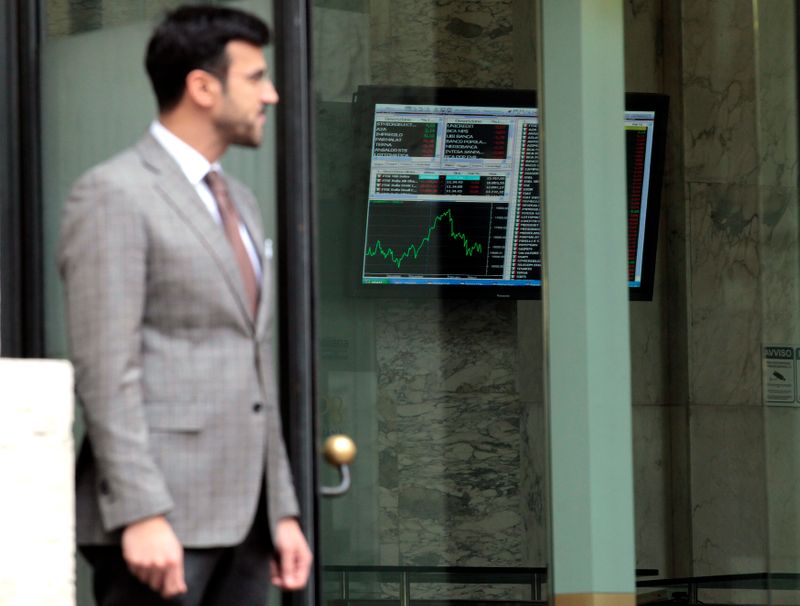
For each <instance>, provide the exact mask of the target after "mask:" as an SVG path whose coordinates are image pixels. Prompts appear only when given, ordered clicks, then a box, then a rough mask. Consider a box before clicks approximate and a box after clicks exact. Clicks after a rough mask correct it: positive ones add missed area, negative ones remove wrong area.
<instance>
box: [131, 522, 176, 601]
mask: <svg viewBox="0 0 800 606" xmlns="http://www.w3.org/2000/svg"><path fill="white" fill-rule="evenodd" d="M122 557H123V558H125V562H126V563H127V564H128V568H129V569H130V571H131V572H132V573H133V575H134V576H135V577H136V578H137V579H139V580H140V581H141V582H142V583H144V584H145V585H147V586H149V587H150V589H152V590H153V591H155V592H157V593H160V594H161V596H162V597H164V598H172V597H175V596H176V595H178V594H181V593H186V582H185V581H184V579H183V546H182V545H181V544H180V541H178V537H176V536H175V533H174V532H173V530H172V526H170V524H169V522H167V519H166V518H165V517H164V516H155V517H152V518H146V519H144V520H141V521H139V522H134V523H133V524H131V525H130V526H128V527H127V528H125V530H123V531H122Z"/></svg>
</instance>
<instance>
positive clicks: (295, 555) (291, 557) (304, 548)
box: [269, 518, 313, 591]
mask: <svg viewBox="0 0 800 606" xmlns="http://www.w3.org/2000/svg"><path fill="white" fill-rule="evenodd" d="M274 543H275V553H274V554H273V555H272V559H271V560H270V563H269V570H270V580H271V581H272V584H273V585H275V587H278V588H280V589H283V590H286V591H292V590H295V589H302V588H303V587H305V586H306V581H307V580H308V573H309V570H310V569H311V562H312V560H313V557H312V555H311V550H310V549H309V548H308V543H306V538H305V537H304V536H303V531H302V530H300V525H299V524H298V523H297V520H296V519H294V518H283V519H282V520H280V521H279V522H278V526H277V528H276V529H275V541H274Z"/></svg>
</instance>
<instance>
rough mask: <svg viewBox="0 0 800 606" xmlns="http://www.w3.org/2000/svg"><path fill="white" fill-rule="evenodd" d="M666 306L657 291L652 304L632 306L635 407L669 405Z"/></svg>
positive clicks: (632, 382) (638, 303)
mask: <svg viewBox="0 0 800 606" xmlns="http://www.w3.org/2000/svg"><path fill="white" fill-rule="evenodd" d="M657 290H658V289H657ZM663 305H664V303H663V301H662V300H661V297H660V295H659V292H658V291H657V292H655V293H654V295H653V300H652V301H647V302H643V303H640V302H633V303H631V306H630V335H631V397H632V399H633V403H634V404H642V405H647V404H666V403H667V401H668V396H667V388H668V383H667V380H668V375H667V370H668V365H667V358H668V355H669V352H668V350H667V332H666V327H665V326H664V322H665V317H664V309H663Z"/></svg>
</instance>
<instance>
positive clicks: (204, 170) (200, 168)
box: [150, 120, 262, 284]
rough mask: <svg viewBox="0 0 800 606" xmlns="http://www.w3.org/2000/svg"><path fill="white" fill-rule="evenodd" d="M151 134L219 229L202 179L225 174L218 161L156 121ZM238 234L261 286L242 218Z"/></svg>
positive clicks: (255, 256) (211, 197) (216, 210)
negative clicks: (193, 190)
mask: <svg viewBox="0 0 800 606" xmlns="http://www.w3.org/2000/svg"><path fill="white" fill-rule="evenodd" d="M150 134H151V135H153V137H155V139H156V141H158V142H159V143H160V144H161V146H162V147H163V148H164V149H165V150H167V153H168V154H169V155H170V156H172V157H173V158H174V160H175V161H176V162H177V163H178V166H179V167H180V169H181V171H183V174H184V175H186V178H187V179H188V180H189V183H191V184H192V187H194V189H195V191H196V192H197V195H198V196H199V197H200V199H201V200H202V201H203V204H204V205H205V207H206V208H207V209H208V212H210V213H211V216H212V217H213V218H214V221H216V222H217V224H218V225H219V226H220V227H222V217H221V216H220V214H219V208H218V207H217V201H216V200H215V199H214V195H213V194H212V193H211V190H210V189H209V188H208V185H206V182H205V176H206V175H207V174H208V172H209V171H212V170H214V171H217V172H219V173H220V174H224V173H223V171H222V167H221V166H220V164H219V162H214V163H213V164H211V163H210V162H209V161H208V160H206V158H205V157H204V156H203V154H201V153H200V152H199V151H197V150H196V149H195V148H193V147H192V146H191V145H189V144H188V143H186V142H185V141H184V140H183V139H181V138H179V137H178V136H176V135H174V134H173V133H172V132H170V131H169V130H167V128H166V127H165V126H164V125H163V124H161V122H159V121H158V120H154V121H153V122H152V123H151V124H150ZM239 234H240V235H241V237H242V243H243V244H244V247H245V249H246V250H247V256H248V257H250V262H251V263H252V264H253V270H254V271H255V272H256V279H257V280H258V283H259V284H260V283H261V277H262V270H261V263H260V262H259V259H258V254H257V253H256V250H257V249H256V246H255V243H254V242H253V238H252V237H251V236H250V232H248V231H247V228H246V227H245V225H244V223H242V221H241V218H240V219H239Z"/></svg>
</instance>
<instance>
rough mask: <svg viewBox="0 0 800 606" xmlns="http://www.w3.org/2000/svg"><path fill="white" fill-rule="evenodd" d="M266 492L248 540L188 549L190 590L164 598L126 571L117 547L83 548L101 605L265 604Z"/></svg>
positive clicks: (185, 560) (268, 549)
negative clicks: (223, 545) (174, 596)
mask: <svg viewBox="0 0 800 606" xmlns="http://www.w3.org/2000/svg"><path fill="white" fill-rule="evenodd" d="M265 510H266V508H265V504H264V494H263V490H262V498H261V499H260V502H259V506H258V513H257V514H256V519H255V520H254V522H253V526H252V528H251V529H250V532H249V533H248V535H247V537H246V538H245V540H244V541H243V542H242V543H241V544H239V545H235V546H232V547H216V548H209V549H184V554H183V567H184V575H185V578H186V586H187V588H188V592H187V593H185V594H183V595H181V596H178V597H176V598H173V599H171V600H165V599H164V598H162V597H161V596H160V595H159V594H157V593H155V592H154V591H152V590H151V589H150V588H149V587H148V586H147V585H145V584H143V583H141V582H140V581H139V580H138V579H137V578H136V577H134V576H133V575H132V574H131V573H130V571H129V570H128V567H127V565H126V564H125V561H124V560H123V558H122V550H121V549H120V547H119V546H118V545H109V546H105V545H103V546H99V545H94V546H84V547H81V552H82V553H83V555H84V557H85V558H86V559H87V560H88V561H89V564H91V566H92V568H93V571H94V577H93V587H94V597H95V601H96V602H97V606H266V604H267V595H268V592H269V558H270V555H271V552H272V544H271V542H270V538H269V528H268V525H267V520H266V514H265Z"/></svg>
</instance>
